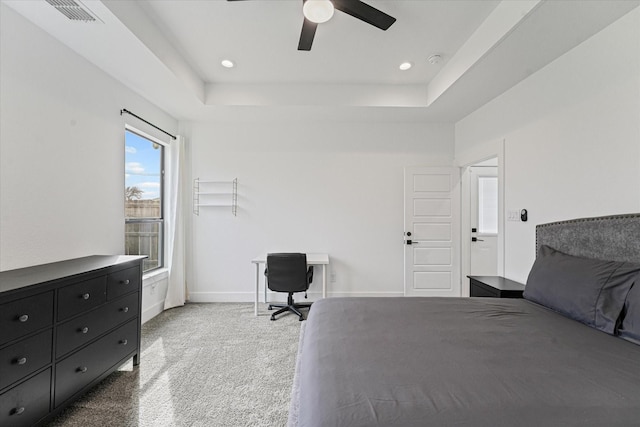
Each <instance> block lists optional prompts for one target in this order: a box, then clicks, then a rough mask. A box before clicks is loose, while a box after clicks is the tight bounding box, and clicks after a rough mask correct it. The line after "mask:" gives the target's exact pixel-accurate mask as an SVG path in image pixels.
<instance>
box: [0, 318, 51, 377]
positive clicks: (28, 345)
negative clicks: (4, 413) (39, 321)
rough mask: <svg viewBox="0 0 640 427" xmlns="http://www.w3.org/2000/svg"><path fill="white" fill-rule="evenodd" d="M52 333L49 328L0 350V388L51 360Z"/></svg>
mask: <svg viewBox="0 0 640 427" xmlns="http://www.w3.org/2000/svg"><path fill="white" fill-rule="evenodd" d="M52 333H53V332H52V331H51V329H49V330H48V331H45V332H41V333H39V334H38V335H35V336H33V337H31V338H25V339H23V340H22V341H18V342H17V343H15V344H13V345H10V346H9V347H6V348H4V349H2V350H0V389H2V388H4V387H6V386H8V385H9V384H11V383H14V382H16V381H18V380H19V379H20V378H23V377H26V376H27V375H29V374H31V373H33V372H35V371H37V370H38V369H40V368H42V367H44V366H45V365H46V364H48V363H50V362H51V341H52V337H51V335H52Z"/></svg>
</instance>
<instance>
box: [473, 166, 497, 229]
mask: <svg viewBox="0 0 640 427" xmlns="http://www.w3.org/2000/svg"><path fill="white" fill-rule="evenodd" d="M478 232H479V233H481V234H498V178H497V177H495V176H480V177H478Z"/></svg>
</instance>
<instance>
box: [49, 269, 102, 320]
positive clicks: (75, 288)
mask: <svg viewBox="0 0 640 427" xmlns="http://www.w3.org/2000/svg"><path fill="white" fill-rule="evenodd" d="M106 300H107V278H106V276H101V277H97V278H95V279H90V280H86V281H84V282H80V283H76V284H74V285H69V286H65V287H64V288H62V289H60V291H58V320H64V319H66V318H68V317H71V316H74V315H76V314H80V313H82V312H84V311H87V310H89V309H91V308H94V307H97V306H99V305H100V304H103V303H104V302H105V301H106Z"/></svg>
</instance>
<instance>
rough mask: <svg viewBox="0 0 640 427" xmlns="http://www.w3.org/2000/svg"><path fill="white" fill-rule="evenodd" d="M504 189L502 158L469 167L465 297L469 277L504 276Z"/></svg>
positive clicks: (465, 180) (465, 179)
mask: <svg viewBox="0 0 640 427" xmlns="http://www.w3.org/2000/svg"><path fill="white" fill-rule="evenodd" d="M502 188H503V183H502V182H501V174H500V165H499V159H498V157H492V158H489V159H485V160H483V161H481V162H476V163H473V164H470V165H467V166H466V167H465V168H463V173H462V233H461V234H462V239H463V245H462V258H463V275H462V278H463V280H462V295H463V296H468V295H469V279H468V278H467V276H498V275H501V270H502V268H501V266H502V264H503V256H502V250H503V249H502V248H503V244H502V234H503V225H502V221H503V219H502V215H501V210H502V197H501V194H502Z"/></svg>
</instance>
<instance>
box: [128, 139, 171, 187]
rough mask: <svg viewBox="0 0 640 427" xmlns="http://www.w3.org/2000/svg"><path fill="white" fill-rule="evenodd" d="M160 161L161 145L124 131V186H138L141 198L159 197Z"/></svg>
mask: <svg viewBox="0 0 640 427" xmlns="http://www.w3.org/2000/svg"><path fill="white" fill-rule="evenodd" d="M161 161H162V147H161V146H159V145H158V144H156V143H154V142H153V141H150V140H148V139H146V138H143V137H141V136H139V135H137V134H135V133H133V132H130V131H128V130H127V131H125V162H124V173H125V175H124V185H125V187H137V188H139V189H140V190H141V191H142V199H143V200H149V199H157V198H158V197H160V177H161V167H160V166H161V165H160V164H161Z"/></svg>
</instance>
